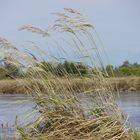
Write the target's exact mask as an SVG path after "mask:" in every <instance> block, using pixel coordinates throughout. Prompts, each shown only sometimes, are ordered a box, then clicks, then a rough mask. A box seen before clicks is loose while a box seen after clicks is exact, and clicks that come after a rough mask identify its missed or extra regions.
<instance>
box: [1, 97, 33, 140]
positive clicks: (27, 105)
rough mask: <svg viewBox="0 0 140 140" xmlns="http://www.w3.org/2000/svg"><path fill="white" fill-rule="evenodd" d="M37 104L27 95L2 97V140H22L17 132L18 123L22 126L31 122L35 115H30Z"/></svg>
mask: <svg viewBox="0 0 140 140" xmlns="http://www.w3.org/2000/svg"><path fill="white" fill-rule="evenodd" d="M34 106H35V104H34V103H33V101H32V100H31V97H29V96H27V95H21V94H20V95H18V94H15V95H7V94H6V95H3V94H1V95H0V140H13V139H15V140H20V139H21V136H20V134H19V133H18V132H17V130H16V126H15V124H16V123H19V124H20V125H22V124H24V123H27V122H29V121H30V120H31V119H33V118H34V117H35V114H33V115H31V116H30V117H29V118H26V119H25V118H24V117H25V115H26V114H29V113H30V112H31V111H32V110H33V107H34Z"/></svg>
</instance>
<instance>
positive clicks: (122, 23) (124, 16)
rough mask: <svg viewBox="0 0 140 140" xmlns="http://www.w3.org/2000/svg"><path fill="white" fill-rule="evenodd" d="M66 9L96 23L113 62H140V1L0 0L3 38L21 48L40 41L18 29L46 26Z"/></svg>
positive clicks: (0, 22) (0, 28) (118, 63)
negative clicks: (72, 9)
mask: <svg viewBox="0 0 140 140" xmlns="http://www.w3.org/2000/svg"><path fill="white" fill-rule="evenodd" d="M65 7H66V8H74V9H77V10H78V11H80V12H81V13H82V14H84V15H85V16H86V17H87V18H88V20H89V21H90V22H91V23H93V25H94V26H95V28H96V31H97V32H98V34H99V36H100V38H101V40H102V42H103V44H104V47H105V49H106V52H107V53H108V56H109V59H110V63H112V64H113V65H115V66H117V65H120V64H121V63H122V62H123V61H125V60H128V61H130V62H131V63H134V62H138V63H140V0H0V36H1V37H5V38H7V39H9V40H11V41H13V42H14V43H16V44H17V45H18V46H20V47H21V46H22V44H24V41H27V40H34V39H35V40H36V41H38V40H37V39H39V38H33V37H32V34H28V33H24V32H22V33H21V32H19V31H18V28H19V27H21V26H22V25H26V24H32V25H34V26H39V27H47V25H48V24H49V23H50V21H51V16H50V13H53V12H58V11H62V9H63V8H65ZM27 34H28V35H27Z"/></svg>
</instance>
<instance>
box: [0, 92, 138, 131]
mask: <svg viewBox="0 0 140 140" xmlns="http://www.w3.org/2000/svg"><path fill="white" fill-rule="evenodd" d="M118 104H119V106H120V108H121V109H122V110H123V112H124V113H125V114H128V116H129V121H130V123H131V127H132V128H136V129H138V128H140V93H122V94H120V98H119V101H118ZM34 106H35V104H34V103H33V101H32V100H31V97H29V96H27V95H21V94H15V95H7V94H5V95H4V94H1V95H0V125H1V126H0V127H1V128H2V127H12V126H14V124H15V122H16V121H18V122H20V124H21V125H22V123H25V122H26V121H27V122H28V121H29V120H31V119H33V118H34V117H35V115H31V116H30V118H27V119H25V120H24V117H25V115H26V114H28V113H30V112H31V111H32V110H33V107H34Z"/></svg>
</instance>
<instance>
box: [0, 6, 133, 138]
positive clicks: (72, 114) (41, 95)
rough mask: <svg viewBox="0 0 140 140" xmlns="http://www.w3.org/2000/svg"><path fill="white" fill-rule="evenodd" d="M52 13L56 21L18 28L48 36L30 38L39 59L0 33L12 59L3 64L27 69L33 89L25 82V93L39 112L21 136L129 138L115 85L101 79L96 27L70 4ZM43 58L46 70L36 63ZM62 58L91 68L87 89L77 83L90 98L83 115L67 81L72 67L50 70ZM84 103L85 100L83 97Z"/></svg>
mask: <svg viewBox="0 0 140 140" xmlns="http://www.w3.org/2000/svg"><path fill="white" fill-rule="evenodd" d="M53 15H55V16H56V20H55V21H54V24H53V25H51V26H48V28H47V29H41V28H38V27H34V26H32V25H25V26H23V27H21V28H20V29H19V30H20V31H21V30H26V31H29V32H32V33H37V34H39V35H41V36H42V37H44V39H45V40H46V41H47V44H46V46H45V48H44V47H42V48H40V47H38V46H37V45H35V44H34V43H33V45H34V47H35V48H36V50H37V51H38V52H39V53H40V54H41V59H38V58H37V57H36V56H34V55H33V54H32V53H25V52H24V53H23V52H22V51H20V50H18V49H15V48H16V47H15V46H13V45H11V43H9V41H7V40H5V39H2V38H0V46H1V49H2V48H5V50H6V54H5V56H6V55H8V56H9V54H10V56H9V57H13V58H14V59H10V60H12V62H11V61H8V63H12V64H13V65H16V66H17V67H21V68H22V69H23V70H24V71H26V70H27V69H28V77H27V76H26V79H27V80H28V82H29V83H33V85H32V88H30V87H29V86H28V84H27V85H25V83H24V85H25V86H26V88H29V90H28V91H30V93H33V99H34V101H35V102H36V105H37V106H36V109H37V110H38V111H39V113H40V115H39V117H38V119H37V120H35V121H34V123H33V124H28V125H27V126H26V128H27V127H28V128H30V129H29V130H30V134H27V136H26V137H25V134H24V133H23V134H24V138H25V139H45V140H46V139H63V140H70V139H77V140H78V139H87V140H88V139H89V140H90V139H93V140H119V139H122V140H125V139H126V140H128V139H131V136H129V134H128V131H129V129H128V128H126V127H125V121H126V120H125V118H123V115H122V112H121V111H120V110H119V107H118V105H117V102H116V97H115V96H114V90H113V88H112V86H111V84H110V83H109V82H107V80H106V78H105V77H106V76H108V73H107V72H106V69H105V66H104V65H105V61H104V59H105V57H104V56H106V55H105V52H104V49H103V48H102V47H101V43H100V40H99V38H98V35H97V33H96V30H95V27H94V26H93V25H92V24H91V23H89V22H88V20H87V19H86V18H84V16H83V15H82V14H81V13H79V12H78V11H75V10H73V9H69V8H65V9H64V11H63V12H61V13H53ZM43 49H44V50H43ZM13 50H14V51H13ZM9 52H10V53H9ZM11 54H12V55H11ZM43 56H45V57H43ZM13 60H14V61H13ZM44 60H45V61H48V62H51V63H52V65H48V66H47V67H49V68H48V71H46V70H45V69H44V65H42V63H40V62H41V61H44ZM65 60H69V61H75V62H83V63H86V64H87V65H89V67H92V68H93V67H94V69H95V70H96V71H94V72H93V71H92V70H90V69H88V77H90V79H92V80H93V81H94V87H91V88H90V90H87V88H86V86H85V85H84V84H81V86H82V87H81V86H76V88H77V92H78V91H82V94H83V95H85V96H86V97H89V98H93V107H92V108H88V109H87V110H88V114H87V113H86V110H85V109H84V108H83V107H82V106H81V104H83V103H82V102H81V96H79V94H77V92H75V91H76V90H75V89H74V88H75V86H72V85H73V80H74V78H73V77H75V75H74V72H73V73H71V74H68V73H67V71H66V70H65V69H62V68H61V67H59V68H58V69H55V66H56V65H58V62H59V63H63V62H64V61H65ZM75 68H76V69H77V71H79V74H78V78H79V79H80V80H81V81H82V82H83V83H84V82H86V81H85V80H84V79H85V77H84V76H82V74H81V73H80V70H79V68H78V67H76V65H75ZM52 71H57V72H59V73H62V74H63V75H64V76H63V77H60V76H59V75H57V74H53V73H52ZM17 80H18V79H17ZM87 82H88V81H87ZM81 89H82V90H81ZM90 95H94V96H90ZM83 102H84V104H86V100H83ZM20 130H21V129H20ZM31 130H32V131H31Z"/></svg>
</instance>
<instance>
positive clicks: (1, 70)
mask: <svg viewBox="0 0 140 140" xmlns="http://www.w3.org/2000/svg"><path fill="white" fill-rule="evenodd" d="M36 66H37V67H40V68H42V69H43V70H44V71H45V72H46V73H51V74H52V75H57V76H60V77H61V76H65V75H70V76H71V75H74V76H89V73H91V72H92V73H93V74H96V73H97V72H98V71H97V69H96V68H91V67H89V66H88V65H86V64H83V63H81V62H69V61H65V62H63V63H57V64H53V63H51V62H47V61H42V62H40V63H39V64H37V65H36ZM30 69H31V68H30ZM30 69H28V70H26V72H25V71H24V76H26V75H28V73H29V71H30ZM100 70H101V71H103V72H104V71H106V73H107V75H106V74H105V76H107V77H108V76H109V77H111V76H112V75H113V74H114V75H115V76H140V64H138V63H133V64H131V63H129V61H124V62H123V64H122V65H120V66H118V67H114V66H113V65H110V64H109V65H107V66H106V67H105V69H102V68H100ZM22 74H23V71H22V70H21V69H20V68H17V67H16V66H14V65H12V64H8V63H6V62H3V63H0V80H2V79H12V78H22Z"/></svg>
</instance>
